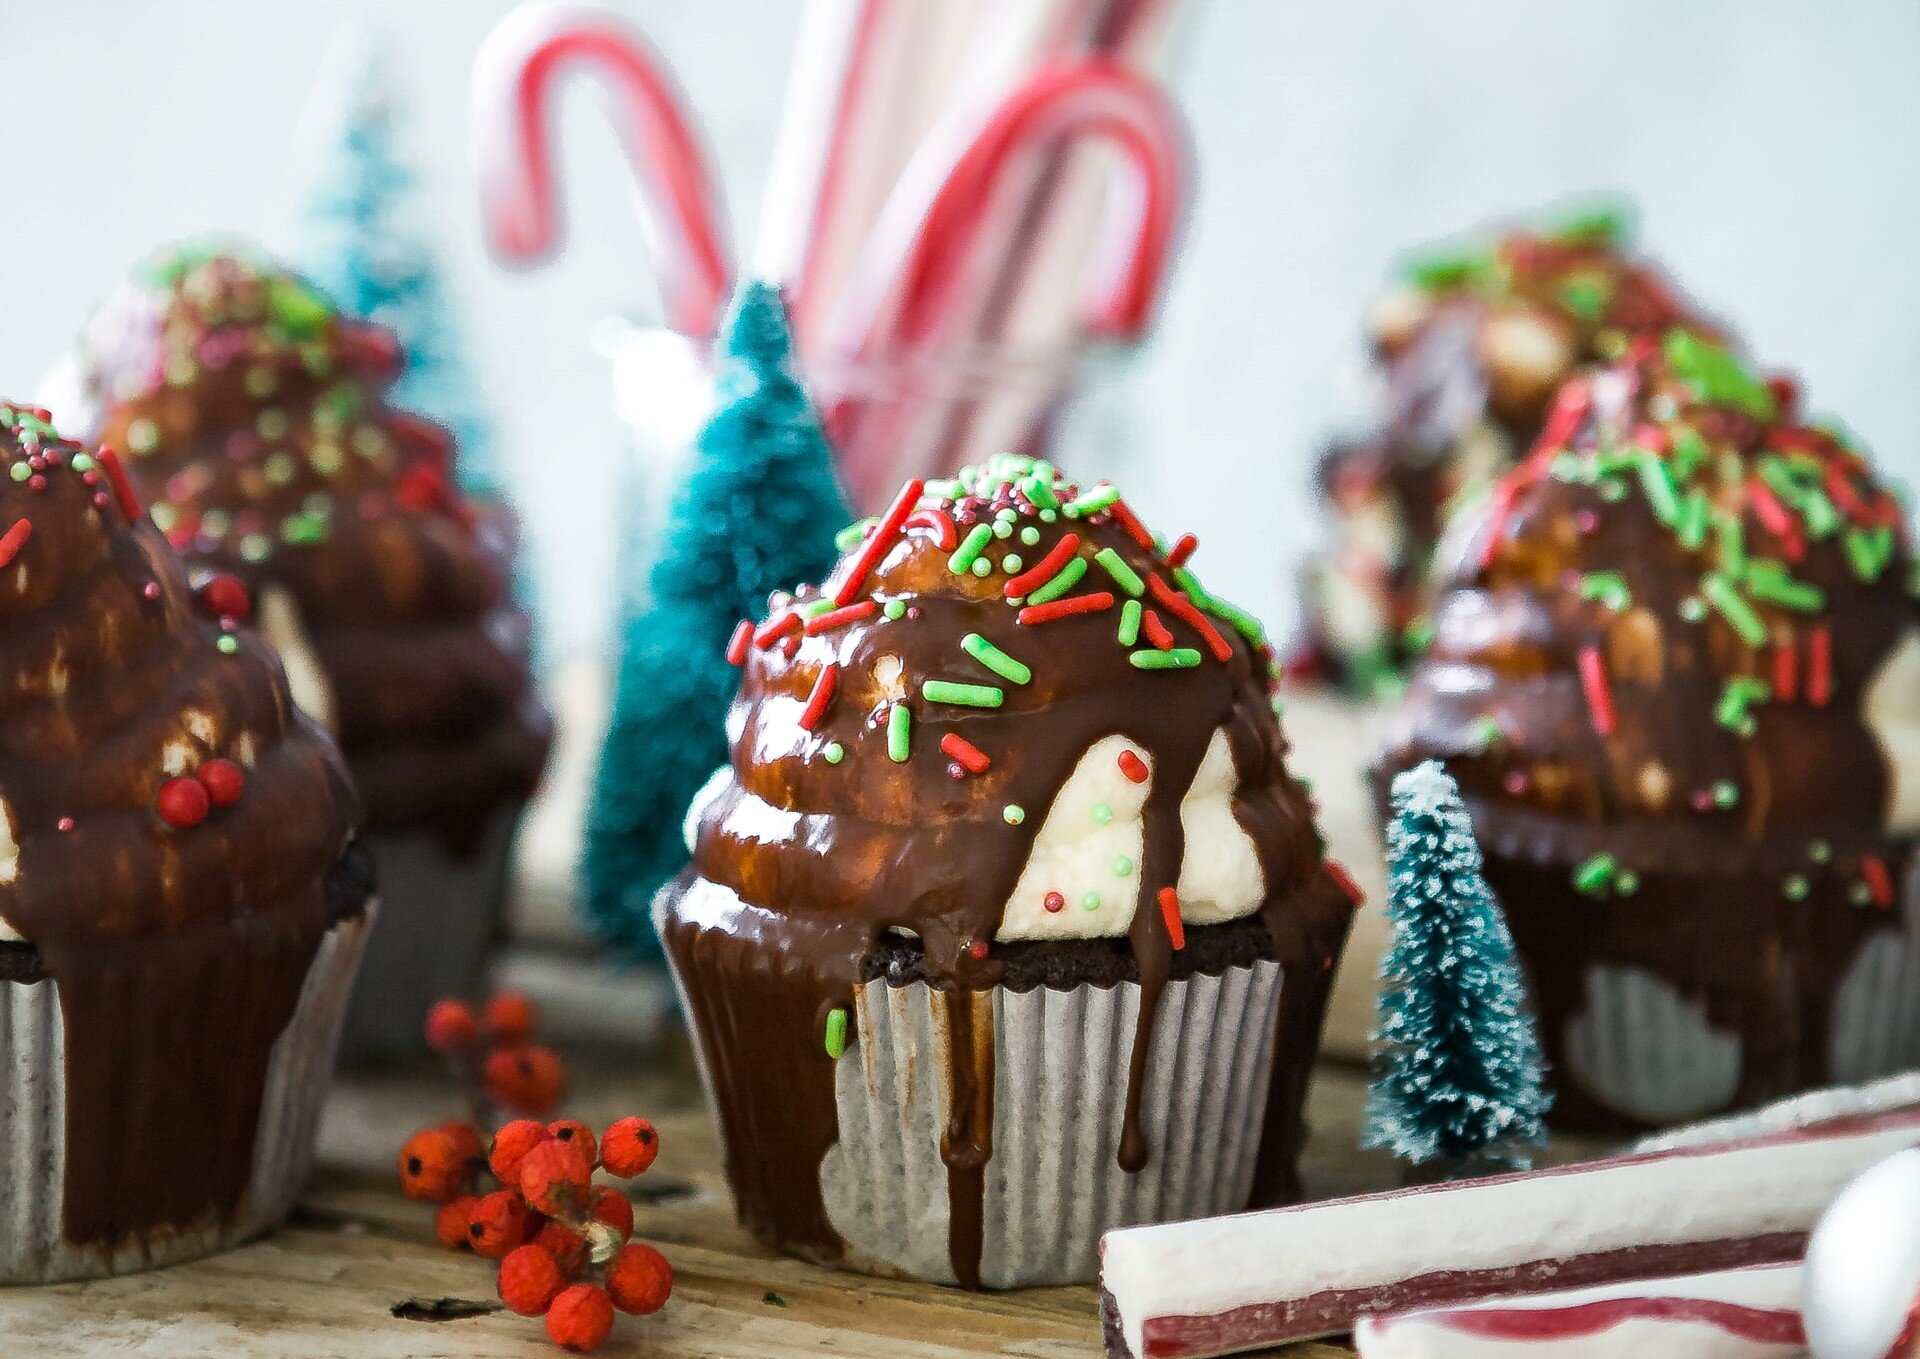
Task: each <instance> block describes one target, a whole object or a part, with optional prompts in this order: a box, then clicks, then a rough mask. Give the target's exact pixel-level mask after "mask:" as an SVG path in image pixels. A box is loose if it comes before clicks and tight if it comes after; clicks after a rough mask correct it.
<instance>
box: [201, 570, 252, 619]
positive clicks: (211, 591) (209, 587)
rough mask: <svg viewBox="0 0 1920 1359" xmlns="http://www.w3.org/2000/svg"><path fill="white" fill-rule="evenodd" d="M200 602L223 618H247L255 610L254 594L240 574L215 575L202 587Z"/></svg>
mask: <svg viewBox="0 0 1920 1359" xmlns="http://www.w3.org/2000/svg"><path fill="white" fill-rule="evenodd" d="M200 602H201V603H202V604H204V605H206V607H207V610H208V612H210V613H214V614H218V615H219V616H220V617H222V618H245V617H246V616H247V615H248V614H250V613H252V612H253V596H251V595H249V594H248V593H247V587H246V586H244V585H242V584H241V583H240V578H239V577H238V576H229V575H225V574H222V575H218V576H214V577H213V578H212V579H210V580H209V581H208V582H207V583H206V584H205V585H202V586H201V587H200Z"/></svg>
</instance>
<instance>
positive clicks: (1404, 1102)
mask: <svg viewBox="0 0 1920 1359" xmlns="http://www.w3.org/2000/svg"><path fill="white" fill-rule="evenodd" d="M1387 859H1388V867H1389V870H1390V875H1389V884H1388V902H1387V913H1388V915H1389V916H1390V917H1391V918H1392V921H1393V944H1392V947H1391V948H1389V949H1388V951H1387V956H1386V959H1385V961H1384V962H1383V963H1382V964H1381V969H1380V975H1381V979H1382V981H1383V982H1384V983H1385V985H1384V986H1383V987H1382V989H1381V992H1380V997H1379V1001H1378V1005H1379V1012H1378V1013H1379V1025H1378V1028H1377V1030H1376V1031H1375V1033H1374V1035H1373V1038H1374V1043H1375V1049H1374V1081H1373V1085H1372V1088H1371V1090H1370V1091H1369V1093H1368V1099H1367V1124H1366V1129H1365V1131H1364V1133H1363V1134H1362V1137H1361V1145H1363V1146H1368V1147H1386V1148H1388V1149H1390V1150H1391V1151H1392V1152H1393V1154H1394V1155H1396V1156H1398V1157H1400V1158H1401V1159H1402V1160H1404V1161H1407V1162H1409V1163H1411V1165H1412V1166H1413V1167H1415V1168H1416V1170H1417V1171H1419V1172H1421V1173H1431V1172H1434V1171H1438V1172H1439V1173H1442V1174H1445V1175H1448V1176H1462V1175H1472V1174H1484V1173H1487V1172H1489V1171H1492V1170H1497V1169H1524V1168H1525V1167H1526V1166H1527V1165H1528V1164H1529V1163H1530V1161H1531V1157H1530V1155H1529V1153H1528V1152H1527V1150H1526V1148H1527V1147H1528V1146H1529V1145H1539V1144H1540V1143H1542V1142H1543V1141H1544V1140H1545V1136H1546V1134H1545V1130H1544V1128H1543V1126H1542V1122H1541V1119H1542V1116H1543V1115H1544V1114H1545V1113H1546V1110H1547V1105H1548V1103H1549V1099H1550V1097H1549V1095H1548V1094H1547V1091H1546V1089H1545V1087H1544V1084H1543V1081H1542V1072H1543V1062H1542V1059H1541V1055H1540V1039H1539V1035H1538V1034H1537V1033H1536V1032H1535V1031H1534V1027H1533V1019H1532V1016H1531V1014H1530V1013H1529V1011H1528V1006H1527V1000H1526V994H1525V990H1524V987H1523V986H1522V983H1521V979H1520V969H1519V965H1518V964H1517V963H1516V962H1515V959H1514V950H1513V937H1512V935H1510V934H1509V933H1508V932H1507V922H1506V919H1505V917H1504V916H1503V915H1502V914H1501V912H1500V906H1499V903H1498V902H1497V901H1495V900H1494V896H1493V893H1492V891H1491V890H1490V889H1489V888H1488V887H1487V882H1486V879H1485V878H1484V877H1483V876H1482V874H1481V859H1480V845H1479V842H1478V841H1477V840H1476V839H1475V838H1474V834H1473V823H1472V822H1471V821H1470V820H1469V819H1468V817H1467V810H1466V808H1465V807H1464V806H1463V805H1462V804H1461V801H1460V790H1459V788H1458V787H1457V786H1456V785H1455V784H1454V781H1453V779H1452V778H1451V777H1449V776H1448V774H1447V772H1446V771H1445V770H1444V769H1442V768H1441V766H1440V764H1439V763H1438V762H1437V761H1434V760H1428V761H1427V762H1426V763H1424V764H1422V765H1420V766H1419V767H1417V768H1415V769H1410V770H1408V771H1406V772H1405V773H1403V774H1400V775H1399V776H1398V777H1396V778H1395V779H1394V781H1393V822H1392V824H1391V826H1390V827H1389V828H1388V832H1387Z"/></svg>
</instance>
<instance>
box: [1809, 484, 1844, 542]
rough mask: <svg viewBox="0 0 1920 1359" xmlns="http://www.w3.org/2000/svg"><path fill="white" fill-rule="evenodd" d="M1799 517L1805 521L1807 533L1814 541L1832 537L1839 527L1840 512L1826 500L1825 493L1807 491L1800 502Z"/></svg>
mask: <svg viewBox="0 0 1920 1359" xmlns="http://www.w3.org/2000/svg"><path fill="white" fill-rule="evenodd" d="M1800 514H1801V517H1802V518H1804V519H1805V520H1806V521H1807V533H1808V535H1809V536H1811V537H1812V538H1814V539H1815V540H1816V541H1817V540H1819V539H1822V538H1828V537H1831V536H1832V535H1833V532H1834V530H1836V529H1838V528H1839V527H1840V511H1838V510H1836V509H1835V508H1834V507H1833V502H1832V501H1831V500H1829V499H1827V493H1826V492H1825V491H1808V492H1807V493H1806V494H1805V495H1804V496H1802V497H1801V500H1800Z"/></svg>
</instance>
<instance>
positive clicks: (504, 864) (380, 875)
mask: <svg viewBox="0 0 1920 1359" xmlns="http://www.w3.org/2000/svg"><path fill="white" fill-rule="evenodd" d="M520 812H521V805H520V804H518V803H515V804H514V805H512V806H510V807H504V808H502V809H501V810H500V811H498V812H496V813H495V814H494V815H493V817H492V818H491V819H490V820H489V821H488V822H487V825H486V829H485V830H484V831H483V832H482V834H481V836H480V838H479V839H478V841H476V842H475V844H474V845H473V847H472V848H471V849H470V850H469V851H468V852H466V853H455V852H454V851H453V850H452V849H450V848H449V847H448V845H447V843H446V841H445V839H444V838H443V837H441V836H439V835H434V834H430V833H424V834H409V835H363V836H361V837H360V843H361V844H363V845H365V846H366V847H367V849H368V850H369V851H371V853H372V855H373V863H374V873H375V881H376V883H377V884H378V888H379V893H380V902H381V906H382V910H381V912H380V918H379V921H378V923H377V924H376V925H375V926H374V930H373V935H372V937H371V938H370V939H369V940H368V941H367V956H366V958H365V960H364V961H363V962H362V964H361V967H360V984H359V986H358V987H357V988H356V989H355V990H354V993H353V1003H352V1005H351V1006H349V1007H348V1010H347V1025H346V1030H345V1032H344V1033H343V1034H342V1035H341V1038H340V1057H341V1060H342V1061H346V1062H355V1061H365V1060H368V1059H377V1058H382V1057H402V1056H410V1055H413V1054H416V1053H420V1052H424V1051H426V1039H425V1037H424V1035H423V1028H424V1026H425V1024H426V1020H427V1011H428V1010H429V1009H430V1008H432V1006H433V1003H434V1002H435V1001H436V1000H439V999H441V998H442V997H443V996H463V997H466V998H468V999H476V998H478V996H479V994H480V993H481V992H482V991H483V990H484V989H485V985H486V974H487V967H488V964H489V962H490V961H491V960H492V957H493V952H494V948H495V946H496V945H497V944H498V943H499V941H500V938H501V936H502V934H503V933H504V929H505V917H506V901H507V885H508V872H509V869H510V867H511V861H512V858H513V840H514V832H515V831H516V830H517V829H518V827H519V824H520Z"/></svg>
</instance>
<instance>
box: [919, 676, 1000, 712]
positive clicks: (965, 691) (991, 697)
mask: <svg viewBox="0 0 1920 1359" xmlns="http://www.w3.org/2000/svg"><path fill="white" fill-rule="evenodd" d="M920 696H921V697H922V698H924V699H926V700H927V702H929V703H951V704H954V705H955V706H957V707H961V708H997V707H999V706H1000V705H1001V704H1002V703H1004V702H1006V698H1007V694H1006V690H1004V689H1002V688H1000V687H999V686H998V685H993V684H960V683H956V682H955V681H953V680H937V679H932V680H927V681H925V682H924V683H923V684H921V686H920ZM895 711H899V710H898V709H896V710H895Z"/></svg>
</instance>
